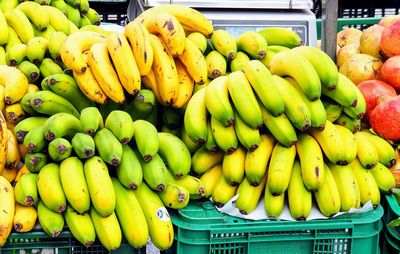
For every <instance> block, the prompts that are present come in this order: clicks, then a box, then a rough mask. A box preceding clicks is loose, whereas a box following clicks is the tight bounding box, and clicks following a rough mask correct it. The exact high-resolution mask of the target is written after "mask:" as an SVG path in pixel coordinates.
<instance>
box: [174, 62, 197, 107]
mask: <svg viewBox="0 0 400 254" xmlns="http://www.w3.org/2000/svg"><path fill="white" fill-rule="evenodd" d="M175 66H176V72H177V74H178V81H179V90H178V95H177V98H176V100H175V101H174V102H173V103H172V107H174V108H182V107H184V106H185V105H186V104H187V103H188V101H189V100H190V98H191V97H192V94H193V87H194V81H193V79H192V77H191V76H190V74H189V73H188V71H187V70H186V69H185V66H184V65H183V64H182V62H181V61H180V60H178V59H175Z"/></svg>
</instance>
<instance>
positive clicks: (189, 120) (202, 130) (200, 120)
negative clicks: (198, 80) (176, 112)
mask: <svg viewBox="0 0 400 254" xmlns="http://www.w3.org/2000/svg"><path fill="white" fill-rule="evenodd" d="M205 94H206V89H205V87H204V88H201V89H200V90H199V91H198V92H197V93H195V94H193V96H192V97H191V98H190V100H189V102H188V104H187V106H186V110H185V116H184V129H185V132H186V134H187V135H188V136H189V137H190V139H191V140H193V141H194V142H195V143H197V144H199V145H203V144H204V143H205V142H206V140H207V108H206V103H205Z"/></svg>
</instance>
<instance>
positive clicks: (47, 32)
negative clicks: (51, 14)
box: [32, 25, 56, 40]
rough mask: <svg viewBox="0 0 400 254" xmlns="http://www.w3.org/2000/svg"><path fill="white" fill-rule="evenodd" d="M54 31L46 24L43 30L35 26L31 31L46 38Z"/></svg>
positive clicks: (36, 35)
mask: <svg viewBox="0 0 400 254" xmlns="http://www.w3.org/2000/svg"><path fill="white" fill-rule="evenodd" d="M54 32H56V30H55V29H54V28H53V27H52V26H51V25H48V26H47V28H46V30H44V31H40V30H38V29H36V28H35V27H33V33H34V35H35V37H43V38H45V39H46V40H50V37H51V35H52V34H53V33H54ZM32 39H33V38H32Z"/></svg>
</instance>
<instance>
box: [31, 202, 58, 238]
mask: <svg viewBox="0 0 400 254" xmlns="http://www.w3.org/2000/svg"><path fill="white" fill-rule="evenodd" d="M37 217H38V220H39V224H40V227H41V228H42V229H43V231H44V232H46V234H48V235H49V236H50V237H57V236H58V235H60V233H61V231H62V230H63V228H64V217H63V215H62V214H61V213H55V212H53V211H52V210H50V209H49V208H47V207H46V206H45V204H44V203H43V201H42V200H39V203H38V206H37Z"/></svg>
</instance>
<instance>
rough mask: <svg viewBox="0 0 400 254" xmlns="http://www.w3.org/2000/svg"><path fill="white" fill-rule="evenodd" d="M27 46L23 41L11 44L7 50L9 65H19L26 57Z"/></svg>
mask: <svg viewBox="0 0 400 254" xmlns="http://www.w3.org/2000/svg"><path fill="white" fill-rule="evenodd" d="M26 48H27V46H26V45H25V44H23V43H18V44H15V45H13V46H10V47H9V48H8V50H7V52H6V55H5V57H6V63H7V65H9V66H17V65H19V64H20V63H21V62H22V61H24V60H25V59H26Z"/></svg>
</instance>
